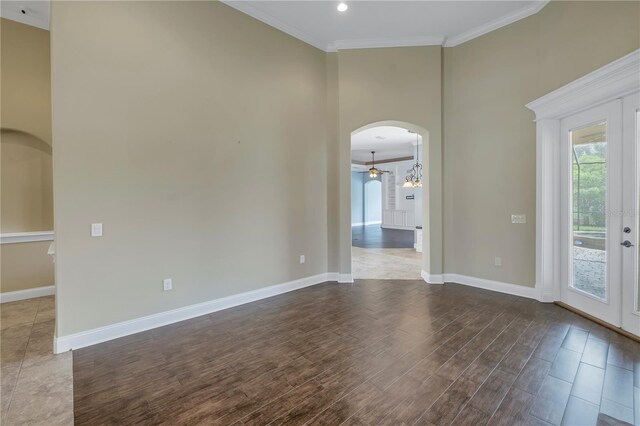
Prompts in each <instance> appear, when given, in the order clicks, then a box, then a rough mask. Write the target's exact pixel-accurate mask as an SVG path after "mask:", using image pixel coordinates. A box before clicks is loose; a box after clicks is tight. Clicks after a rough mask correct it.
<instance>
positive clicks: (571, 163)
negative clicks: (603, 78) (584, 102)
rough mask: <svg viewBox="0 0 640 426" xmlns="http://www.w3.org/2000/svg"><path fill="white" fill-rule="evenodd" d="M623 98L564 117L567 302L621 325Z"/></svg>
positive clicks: (564, 295) (564, 275)
mask: <svg viewBox="0 0 640 426" xmlns="http://www.w3.org/2000/svg"><path fill="white" fill-rule="evenodd" d="M620 105H621V103H620V100H616V101H612V102H610V103H607V104H604V105H600V106H597V107H594V108H592V109H589V110H585V111H583V112H579V113H577V114H575V115H572V116H569V117H566V118H564V119H563V120H562V121H561V123H560V126H561V132H562V135H563V146H562V153H561V155H562V160H561V161H562V163H561V164H563V167H562V171H561V176H560V179H561V182H562V185H563V186H562V187H561V189H560V196H561V198H562V205H563V207H562V216H563V218H564V219H563V224H562V229H561V230H560V233H561V235H562V250H561V252H560V253H559V255H560V257H561V262H562V264H563V267H562V270H561V277H562V283H563V284H564V285H562V286H561V294H560V297H561V300H562V301H563V302H564V303H566V304H568V305H571V306H573V307H575V308H576V309H579V310H581V311H583V312H586V313H588V314H590V315H593V316H594V317H597V318H600V319H602V320H603V321H606V322H608V323H610V324H613V325H615V326H617V327H619V326H620V324H621V317H620V301H621V297H622V294H621V293H622V292H621V289H622V284H621V278H622V277H621V275H622V271H621V268H620V266H621V264H622V259H621V255H622V247H621V246H620V242H619V241H618V239H620V237H621V234H622V228H621V225H622V215H621V214H620V212H621V210H622V190H621V186H622V185H621V184H622V174H621V170H622V163H621V159H622V144H621V135H620V130H621V126H620V121H621V120H620V112H621V111H620V109H621V108H620Z"/></svg>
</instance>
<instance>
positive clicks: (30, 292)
mask: <svg viewBox="0 0 640 426" xmlns="http://www.w3.org/2000/svg"><path fill="white" fill-rule="evenodd" d="M54 293H55V286H52V285H48V286H44V287H36V288H28V289H26V290H17V291H7V292H6V293H0V303H9V302H15V301H17V300H25V299H34V298H36V297H44V296H51V295H53V294H54Z"/></svg>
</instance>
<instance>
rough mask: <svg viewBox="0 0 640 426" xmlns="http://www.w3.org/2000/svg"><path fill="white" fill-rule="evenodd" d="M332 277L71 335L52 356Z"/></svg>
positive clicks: (58, 342)
mask: <svg viewBox="0 0 640 426" xmlns="http://www.w3.org/2000/svg"><path fill="white" fill-rule="evenodd" d="M335 275H337V274H335V273H324V274H318V275H313V276H311V277H306V278H301V279H298V280H294V281H289V282H286V283H283V284H277V285H273V286H270V287H265V288H260V289H257V290H253V291H248V292H245V293H240V294H235V295H232V296H227V297H223V298H221V299H215V300H210V301H208V302H203V303H198V304H195V305H190V306H185V307H183V308H178V309H173V310H170V311H166V312H160V313H157V314H153V315H148V316H145V317H141V318H136V319H132V320H129V321H123V322H119V323H117V324H112V325H107V326H104V327H99V328H94V329H92V330H87V331H83V332H80V333H75V334H70V335H68V336H60V337H55V338H54V343H53V346H54V349H53V350H54V352H55V353H57V354H59V353H62V352H66V351H69V350H73V349H80V348H84V347H86V346H91V345H95V344H98V343H102V342H106V341H108V340H113V339H117V338H119V337H124V336H128V335H130V334H134V333H140V332H142V331H146V330H151V329H153V328H157V327H162V326H164V325H168V324H173V323H175V322H179V321H184V320H188V319H191V318H195V317H199V316H201V315H206V314H210V313H212V312H217V311H221V310H223V309H228V308H233V307H234V306H239V305H244V304H245V303H250V302H255V301H256V300H261V299H265V298H267V297H272V296H277V295H279V294H283V293H288V292H290V291H294V290H298V289H301V288H305V287H310V286H313V285H316V284H321V283H324V282H327V281H331V280H330V279H329V278H330V277H335Z"/></svg>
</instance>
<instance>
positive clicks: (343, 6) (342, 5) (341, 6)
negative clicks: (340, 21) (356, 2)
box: [338, 3, 349, 12]
mask: <svg viewBox="0 0 640 426" xmlns="http://www.w3.org/2000/svg"><path fill="white" fill-rule="evenodd" d="M347 9H349V5H348V4H346V3H340V4H339V5H338V12H346V11H347Z"/></svg>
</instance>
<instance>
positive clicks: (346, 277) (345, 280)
mask: <svg viewBox="0 0 640 426" xmlns="http://www.w3.org/2000/svg"><path fill="white" fill-rule="evenodd" d="M338 282H339V283H340V284H351V283H352V282H353V275H352V274H340V275H339V277H338Z"/></svg>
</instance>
